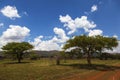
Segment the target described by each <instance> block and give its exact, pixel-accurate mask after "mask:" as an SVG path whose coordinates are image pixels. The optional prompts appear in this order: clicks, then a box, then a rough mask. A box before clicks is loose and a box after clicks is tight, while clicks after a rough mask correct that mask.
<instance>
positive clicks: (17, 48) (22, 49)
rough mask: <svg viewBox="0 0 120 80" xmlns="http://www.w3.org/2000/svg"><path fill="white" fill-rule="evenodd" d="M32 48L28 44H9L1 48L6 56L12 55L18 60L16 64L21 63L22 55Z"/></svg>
mask: <svg viewBox="0 0 120 80" xmlns="http://www.w3.org/2000/svg"><path fill="white" fill-rule="evenodd" d="M32 48H33V46H32V45H31V44H29V43H28V42H11V43H8V44H6V45H5V46H3V47H2V50H3V51H4V53H6V54H8V55H14V57H15V58H16V59H17V60H18V63H21V59H22V58H23V55H24V54H25V53H26V52H28V51H30V50H31V49H32Z"/></svg>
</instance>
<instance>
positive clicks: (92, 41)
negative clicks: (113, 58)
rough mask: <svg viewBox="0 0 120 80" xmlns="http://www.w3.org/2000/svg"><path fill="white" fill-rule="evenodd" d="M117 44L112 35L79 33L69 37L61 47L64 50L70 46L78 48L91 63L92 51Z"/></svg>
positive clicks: (99, 50) (98, 50)
mask: <svg viewBox="0 0 120 80" xmlns="http://www.w3.org/2000/svg"><path fill="white" fill-rule="evenodd" d="M117 45H118V41H117V39H116V38H114V37H104V36H100V35H98V36H87V35H80V36H75V37H74V38H72V39H69V40H68V41H67V42H66V44H65V45H64V47H63V49H64V50H66V49H69V48H71V47H76V48H79V49H80V51H81V52H82V53H84V54H85V55H86V56H87V62H88V64H89V65H91V55H92V54H93V53H101V52H102V51H103V50H112V49H113V47H117Z"/></svg>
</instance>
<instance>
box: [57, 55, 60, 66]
mask: <svg viewBox="0 0 120 80" xmlns="http://www.w3.org/2000/svg"><path fill="white" fill-rule="evenodd" d="M56 65H60V57H59V56H56Z"/></svg>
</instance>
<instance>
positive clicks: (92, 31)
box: [88, 29, 103, 36]
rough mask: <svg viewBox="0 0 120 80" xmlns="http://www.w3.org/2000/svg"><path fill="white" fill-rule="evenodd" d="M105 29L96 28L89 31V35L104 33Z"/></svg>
mask: <svg viewBox="0 0 120 80" xmlns="http://www.w3.org/2000/svg"><path fill="white" fill-rule="evenodd" d="M102 33H103V31H102V30H99V29H94V30H90V31H89V34H88V35H89V36H96V35H102Z"/></svg>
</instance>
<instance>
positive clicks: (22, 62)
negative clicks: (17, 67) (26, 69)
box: [4, 62, 31, 64]
mask: <svg viewBox="0 0 120 80" xmlns="http://www.w3.org/2000/svg"><path fill="white" fill-rule="evenodd" d="M27 63H31V62H20V63H18V62H6V63H4V64H27Z"/></svg>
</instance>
